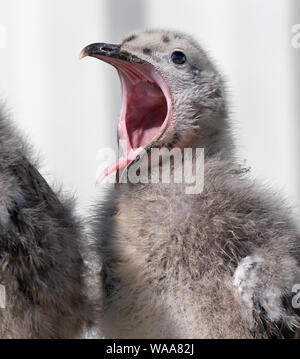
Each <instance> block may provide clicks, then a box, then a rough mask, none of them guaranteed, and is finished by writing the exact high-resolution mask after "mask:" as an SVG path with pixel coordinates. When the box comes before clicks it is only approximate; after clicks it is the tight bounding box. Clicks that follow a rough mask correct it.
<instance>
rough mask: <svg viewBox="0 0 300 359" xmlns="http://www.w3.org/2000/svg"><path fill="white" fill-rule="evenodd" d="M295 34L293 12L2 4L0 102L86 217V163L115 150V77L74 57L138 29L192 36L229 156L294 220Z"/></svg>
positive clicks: (186, 5)
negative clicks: (225, 118)
mask: <svg viewBox="0 0 300 359" xmlns="http://www.w3.org/2000/svg"><path fill="white" fill-rule="evenodd" d="M295 23H300V0H243V1H241V0H226V1H225V0H163V1H162V0H26V1H24V0H0V25H1V27H0V29H3V28H5V29H6V41H5V42H6V46H5V48H4V49H3V48H2V49H1V48H0V97H2V98H4V99H5V102H6V105H7V108H8V109H9V110H10V112H11V115H12V117H13V119H14V120H15V122H17V123H18V125H19V127H21V129H22V130H23V131H24V133H26V134H27V135H28V137H29V139H30V142H31V143H33V145H34V147H35V148H36V150H37V151H38V153H39V154H40V156H41V158H42V167H41V169H42V173H43V174H44V175H45V176H46V178H47V179H48V180H49V181H50V182H51V183H53V181H56V182H58V183H63V184H64V189H65V190H68V191H71V192H73V193H74V194H75V195H76V197H77V198H78V204H79V209H80V211H81V212H82V213H85V212H86V210H87V208H88V207H89V206H90V205H91V204H92V202H93V200H94V199H95V195H96V193H97V191H98V190H99V189H97V188H96V187H95V174H96V170H97V166H98V163H97V161H96V153H97V151H98V150H99V149H100V148H102V147H107V146H114V145H115V143H116V134H115V132H116V131H115V128H116V122H117V117H118V113H119V109H120V90H119V84H118V78H117V75H116V73H115V72H114V70H113V69H112V68H110V67H109V66H108V65H106V64H104V63H101V62H100V61H97V60H96V59H92V58H86V59H84V60H81V61H79V59H78V56H79V53H80V50H81V49H82V48H83V47H84V46H85V45H87V44H89V43H92V42H118V41H119V40H120V39H121V38H122V37H124V35H126V34H128V33H130V32H131V31H132V30H135V29H140V28H151V27H159V28H170V29H176V30H182V31H185V32H188V33H191V34H192V35H194V36H195V37H196V39H198V40H199V41H200V42H201V44H202V46H203V47H204V48H205V49H207V50H208V51H209V53H210V55H211V56H212V57H213V58H214V60H215V62H216V63H217V65H218V67H219V69H220V70H221V71H222V72H223V73H224V76H225V79H226V82H227V89H228V93H229V99H230V104H231V106H230V109H231V114H230V115H231V119H232V121H233V123H234V135H235V140H236V141H237V145H238V152H239V156H240V157H241V159H247V164H248V165H249V166H251V167H252V172H253V175H254V176H255V177H258V178H259V179H260V180H261V181H264V182H266V183H268V184H269V185H270V186H273V187H274V188H276V189H278V190H280V191H282V192H283V193H284V194H285V195H286V196H288V197H289V199H290V201H291V203H293V205H295V206H296V207H295V208H296V210H298V213H299V212H300V211H299V207H297V206H299V204H300V181H299V180H300V175H299V172H300V168H299V166H300V163H299V150H300V144H299V137H300V135H299V134H300V131H299V130H300V123H299V122H300V104H299V94H300V48H299V49H295V48H293V47H292V46H291V40H292V36H293V33H292V26H293V24H295ZM2 32H3V31H2ZM2 43H3V41H2ZM0 47H1V46H0Z"/></svg>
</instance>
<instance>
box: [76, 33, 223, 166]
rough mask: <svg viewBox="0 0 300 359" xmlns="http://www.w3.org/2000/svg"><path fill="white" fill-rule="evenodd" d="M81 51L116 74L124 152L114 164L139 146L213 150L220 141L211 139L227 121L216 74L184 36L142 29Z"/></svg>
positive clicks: (125, 160)
mask: <svg viewBox="0 0 300 359" xmlns="http://www.w3.org/2000/svg"><path fill="white" fill-rule="evenodd" d="M86 55H89V56H93V57H97V58H99V59H101V60H103V61H106V62H108V63H110V64H112V65H113V66H115V67H116V68H117V70H118V73H119V76H120V80H121V86H122V109H121V115H120V119H119V125H118V137H119V140H120V145H121V152H122V153H123V154H124V156H123V158H121V161H120V163H119V164H118V165H117V166H115V168H116V167H117V168H118V167H120V168H123V167H124V166H125V167H126V166H127V165H128V163H130V162H131V161H133V160H134V159H135V157H136V156H137V154H138V153H139V150H140V149H145V148H147V149H148V148H151V147H154V146H155V147H163V146H165V147H168V148H170V147H181V148H182V147H195V146H198V147H207V149H208V150H209V151H210V152H213V147H214V146H218V148H216V149H215V150H216V151H217V150H218V151H219V150H220V148H219V146H222V143H225V142H226V141H220V140H219V138H218V141H217V140H214V139H213V138H214V135H215V134H216V135H217V136H219V134H220V133H222V132H226V131H225V128H226V126H227V125H226V121H225V118H226V109H225V108H226V106H225V96H224V90H223V85H222V80H221V77H220V75H219V74H218V72H217V71H216V69H215V67H214V66H213V64H212V62H211V61H210V60H209V59H208V57H207V55H206V54H205V52H204V51H203V50H202V49H201V47H200V46H199V45H198V44H197V42H196V41H195V40H194V39H193V38H191V37H190V36H188V35H185V34H182V33H178V32H172V31H162V30H152V31H143V32H139V33H136V34H133V35H130V36H128V37H126V38H125V39H124V40H123V41H122V43H121V44H119V45H111V44H105V43H96V44H91V45H89V46H87V47H86V48H85V49H84V50H83V51H82V57H84V56H86ZM219 137H222V136H219ZM224 138H225V136H224ZM123 147H125V149H124V148H123Z"/></svg>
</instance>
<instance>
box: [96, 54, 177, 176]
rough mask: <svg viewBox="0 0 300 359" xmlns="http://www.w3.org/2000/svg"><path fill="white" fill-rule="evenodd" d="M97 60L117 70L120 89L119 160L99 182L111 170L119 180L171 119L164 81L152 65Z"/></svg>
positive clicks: (107, 173)
mask: <svg viewBox="0 0 300 359" xmlns="http://www.w3.org/2000/svg"><path fill="white" fill-rule="evenodd" d="M97 58H99V59H101V60H103V61H105V62H108V63H110V64H111V65H113V66H114V67H115V68H116V69H117V71H118V74H119V77H120V81H121V89H122V107H121V113H120V117H119V122H118V140H119V159H118V161H117V162H116V163H114V164H112V165H111V166H109V167H108V168H107V169H106V170H105V172H104V173H103V175H101V176H100V177H99V178H98V180H97V182H101V181H102V180H103V179H104V178H105V177H106V176H108V175H110V174H111V173H113V172H115V171H117V173H118V175H119V173H120V177H121V176H122V172H123V171H124V170H125V169H126V167H127V166H128V165H129V164H130V163H131V162H132V161H133V160H134V159H135V158H136V157H137V155H138V154H139V153H140V152H141V151H142V150H143V149H145V148H149V145H150V146H151V143H153V142H154V141H156V140H158V139H159V138H160V137H161V136H162V135H163V134H164V133H165V131H166V129H167V128H168V126H169V124H170V120H171V117H172V100H171V94H170V91H169V88H168V86H167V84H166V82H165V80H164V79H163V78H162V76H161V75H160V74H159V73H158V72H157V71H156V70H155V69H154V67H153V66H152V65H150V64H148V63H136V62H129V61H125V60H120V59H117V58H112V57H107V56H101V55H98V56H97ZM118 175H117V178H118V177H119V176H118Z"/></svg>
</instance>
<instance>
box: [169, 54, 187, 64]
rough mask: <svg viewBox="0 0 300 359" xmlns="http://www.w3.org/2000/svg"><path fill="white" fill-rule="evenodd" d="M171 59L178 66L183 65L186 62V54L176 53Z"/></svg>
mask: <svg viewBox="0 0 300 359" xmlns="http://www.w3.org/2000/svg"><path fill="white" fill-rule="evenodd" d="M171 59H172V61H173V62H174V64H176V65H182V64H184V63H185V62H186V57H185V54H184V53H183V52H181V51H174V52H173V54H172V55H171Z"/></svg>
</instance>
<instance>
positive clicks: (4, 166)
mask: <svg viewBox="0 0 300 359" xmlns="http://www.w3.org/2000/svg"><path fill="white" fill-rule="evenodd" d="M0 196H1V201H0V284H1V285H3V286H4V287H5V289H6V298H5V299H6V307H5V308H3V309H0V338H73V337H79V336H80V335H81V334H82V330H83V328H84V327H85V326H87V325H89V323H90V321H91V307H90V304H89V301H88V300H87V298H86V296H85V288H84V287H85V284H84V265H83V259H82V243H81V235H82V229H81V223H80V221H79V219H78V218H76V217H75V216H74V215H73V207H74V204H73V201H72V200H68V199H63V198H58V196H57V194H55V193H54V192H53V191H52V189H51V188H50V187H49V185H48V184H47V182H46V181H45V180H44V178H43V177H42V176H41V174H40V173H39V172H38V170H37V169H36V164H35V162H34V161H33V159H32V157H31V151H30V150H29V148H28V146H27V145H26V143H25V141H24V140H23V139H22V138H21V136H20V135H19V134H18V133H17V132H16V131H15V129H14V128H13V126H12V124H11V122H10V121H9V120H8V119H7V118H6V116H4V114H3V111H2V112H1V114H0Z"/></svg>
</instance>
